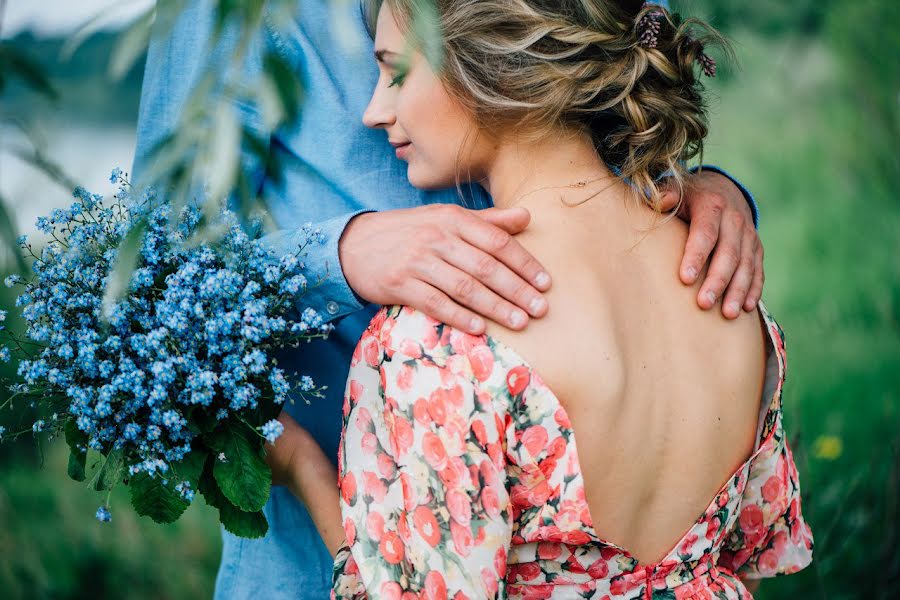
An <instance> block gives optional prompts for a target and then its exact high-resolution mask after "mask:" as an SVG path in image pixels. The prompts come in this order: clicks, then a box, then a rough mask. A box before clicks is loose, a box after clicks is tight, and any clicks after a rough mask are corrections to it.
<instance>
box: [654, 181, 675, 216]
mask: <svg viewBox="0 0 900 600" xmlns="http://www.w3.org/2000/svg"><path fill="white" fill-rule="evenodd" d="M676 206H678V192H676V191H675V190H673V189H671V188H670V187H668V186H667V187H664V188H662V189H661V190H660V194H659V209H660V211H662V212H669V211H670V210H672V209H673V208H675V207H676Z"/></svg>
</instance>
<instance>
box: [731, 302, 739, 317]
mask: <svg viewBox="0 0 900 600" xmlns="http://www.w3.org/2000/svg"><path fill="white" fill-rule="evenodd" d="M728 310H730V311H731V312H732V313H734V314H740V312H741V307H740V305H739V304H738V303H737V302H729V303H728Z"/></svg>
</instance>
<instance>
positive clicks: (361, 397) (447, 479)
mask: <svg viewBox="0 0 900 600" xmlns="http://www.w3.org/2000/svg"><path fill="white" fill-rule="evenodd" d="M376 334H377V332H375V333H373V332H372V331H371V330H367V331H366V333H364V334H363V337H362V338H361V339H360V342H359V345H358V347H357V352H356V353H355V354H356V356H355V357H354V359H353V360H354V361H355V363H354V362H351V372H350V378H349V379H348V385H347V388H346V389H347V394H346V396H345V399H344V430H343V433H342V437H341V445H340V451H339V457H338V465H339V475H338V480H339V485H340V488H341V511H342V516H343V518H344V522H343V525H344V531H345V533H346V535H347V542H348V543H347V546H345V547H344V548H341V550H340V551H339V552H338V554H337V559H336V561H335V569H334V578H333V583H334V586H333V594H332V597H333V598H335V599H337V600H347V599H355V600H358V599H362V598H385V599H388V598H390V599H393V598H398V599H399V598H400V597H401V596H402V595H403V593H404V592H413V593H414V594H416V595H417V596H419V595H420V594H422V593H423V592H424V593H425V595H427V597H442V598H456V599H462V598H468V599H470V600H474V599H476V598H505V597H506V589H505V581H504V578H505V574H506V560H507V553H508V551H509V545H510V540H511V535H512V515H511V510H510V506H509V494H508V491H507V476H506V468H505V460H506V458H505V452H504V448H503V443H504V439H505V437H504V433H503V431H502V429H503V427H504V423H505V420H504V419H503V418H501V417H500V416H498V415H497V414H496V412H495V410H494V408H493V406H494V404H493V402H492V401H491V399H490V397H489V396H488V395H487V394H486V393H485V392H484V391H482V390H481V389H479V387H478V386H477V384H476V381H475V380H474V378H472V377H468V376H466V375H465V374H464V373H463V372H462V371H464V369H463V370H461V369H459V366H460V362H459V361H455V362H452V365H453V366H449V365H448V364H436V363H435V362H434V361H432V360H431V357H429V356H427V355H425V354H424V350H423V348H422V347H421V346H420V345H419V344H418V343H417V342H415V341H413V339H412V338H410V339H407V340H405V341H404V343H403V344H401V347H402V351H400V350H397V351H394V350H392V349H390V348H385V347H382V346H381V344H380V343H379V341H378V336H377V335H376ZM423 597H424V596H423Z"/></svg>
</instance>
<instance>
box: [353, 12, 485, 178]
mask: <svg viewBox="0 0 900 600" xmlns="http://www.w3.org/2000/svg"><path fill="white" fill-rule="evenodd" d="M375 56H376V60H377V61H378V69H379V77H378V83H377V84H376V86H375V90H374V91H373V93H372V99H371V100H370V101H369V105H368V107H366V111H365V113H364V114H363V123H364V124H365V125H366V126H367V127H372V128H376V129H384V130H385V131H386V132H387V136H388V141H390V143H391V145H392V146H394V148H395V152H396V153H397V157H398V158H400V159H401V160H404V161H406V162H407V163H409V169H408V171H407V178H408V179H409V182H410V183H411V184H412V185H414V186H415V187H417V188H420V189H440V188H446V187H452V186H454V185H455V184H456V181H457V173H458V174H459V179H460V180H461V181H468V180H470V179H479V178H480V177H481V172H480V171H481V169H478V168H477V167H476V165H477V164H478V160H477V159H478V153H477V152H475V149H474V148H471V149H466V150H465V151H463V150H464V149H463V144H464V143H466V141H467V137H468V138H469V142H470V143H471V141H472V140H473V139H475V138H477V136H475V135H474V133H475V131H476V128H475V126H474V123H473V122H472V120H471V118H470V117H469V116H468V114H467V113H466V112H465V111H464V109H463V107H462V106H461V105H460V104H459V103H458V102H457V101H456V100H455V99H454V98H452V97H451V96H450V94H449V93H448V92H447V90H446V88H445V87H444V85H443V83H442V82H441V80H440V79H439V78H438V77H437V75H436V74H435V73H434V71H433V70H432V69H431V66H430V65H429V64H428V61H427V60H426V59H425V57H424V56H423V55H422V54H421V53H420V52H418V51H416V50H411V51H408V52H407V41H406V37H405V35H404V33H403V32H402V31H401V29H400V27H399V26H398V25H397V22H396V21H395V20H394V16H393V14H392V13H391V10H390V7H389V6H388V3H387V2H385V3H384V4H382V7H381V10H380V12H379V13H378V23H377V26H376V34H375ZM467 134H469V135H468V136H467Z"/></svg>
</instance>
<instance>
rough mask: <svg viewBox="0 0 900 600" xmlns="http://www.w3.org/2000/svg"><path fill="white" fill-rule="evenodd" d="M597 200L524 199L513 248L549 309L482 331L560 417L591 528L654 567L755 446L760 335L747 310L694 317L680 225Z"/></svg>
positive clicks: (693, 292) (754, 316)
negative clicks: (557, 406) (538, 274)
mask: <svg viewBox="0 0 900 600" xmlns="http://www.w3.org/2000/svg"><path fill="white" fill-rule="evenodd" d="M595 200H601V198H597V199H595ZM602 200H605V202H604V203H598V204H597V205H594V206H588V205H582V206H579V207H576V208H568V207H559V206H555V205H554V202H556V200H555V199H554V198H553V197H552V196H544V197H542V198H534V199H530V200H529V203H528V204H524V203H523V204H524V205H525V206H526V207H527V208H529V210H530V211H531V213H532V220H531V224H530V226H529V228H528V229H527V230H526V231H524V232H523V233H521V234H519V235H518V236H517V240H518V241H519V242H520V243H522V245H523V246H525V248H526V249H527V250H528V251H529V252H531V253H532V254H533V255H534V256H535V257H536V258H537V259H538V260H540V261H541V263H542V264H543V265H544V266H546V267H547V268H548V269H549V270H550V273H551V274H552V276H553V287H552V288H551V289H550V290H549V291H548V292H547V300H548V302H549V304H550V310H549V312H548V313H547V315H546V316H545V317H543V318H542V319H535V320H532V321H531V322H530V323H529V325H528V327H527V328H526V329H525V330H523V331H513V330H510V329H507V328H505V327H503V326H502V325H500V324H497V323H494V322H489V323H488V328H487V333H488V335H491V336H492V337H495V338H497V339H499V340H501V341H502V342H503V343H505V344H507V345H508V346H510V347H511V348H513V349H515V351H516V352H517V353H518V354H520V355H521V356H522V357H523V358H524V359H525V360H526V361H528V363H529V364H530V366H532V367H533V368H534V369H535V370H536V371H537V372H538V373H539V374H540V376H541V378H542V379H543V380H544V381H545V382H546V383H547V385H548V386H549V387H550V389H551V390H553V392H554V393H555V395H556V396H557V397H558V399H559V401H560V402H561V403H562V405H563V406H564V408H565V410H566V412H567V413H568V415H569V417H570V418H571V421H572V425H573V427H574V430H575V438H576V444H577V447H578V454H579V462H580V464H581V469H582V473H583V477H584V481H585V491H586V496H587V501H588V504H589V506H590V510H591V516H592V518H593V520H594V530H595V531H596V532H597V534H598V535H599V536H600V537H601V538H603V539H605V540H606V541H609V542H611V543H614V544H616V545H618V546H621V547H623V548H625V549H627V550H628V551H629V552H631V553H632V554H633V555H634V556H635V557H637V558H638V559H640V560H641V562H654V561H656V560H658V559H660V558H662V557H663V556H664V555H666V554H667V553H668V551H669V550H671V548H672V547H673V546H674V545H675V543H676V542H677V541H678V540H679V539H680V538H681V536H682V535H683V534H684V532H685V531H686V530H687V529H688V528H689V527H690V526H691V525H693V523H694V521H695V520H696V519H697V518H698V516H700V514H701V513H703V511H704V510H705V509H706V508H707V506H708V504H709V502H710V501H711V500H712V498H713V497H714V496H715V494H716V492H717V491H718V490H719V489H720V487H721V486H722V484H723V483H724V482H725V481H726V480H727V479H728V478H729V477H730V476H731V475H732V474H733V472H734V471H735V470H736V469H737V467H739V466H740V465H741V464H742V463H743V462H744V461H745V460H746V459H747V458H748V457H749V455H750V454H751V452H752V450H753V446H754V440H755V436H756V431H757V421H758V416H759V411H760V400H761V395H762V389H763V380H764V371H765V360H766V346H765V342H764V340H765V332H764V330H763V328H762V326H761V322H760V317H759V316H758V314H757V313H756V312H753V313H744V314H742V315H741V317H739V318H738V319H736V320H735V321H728V320H726V319H724V317H722V316H721V312H720V311H719V310H718V309H714V310H710V311H708V312H704V311H701V310H700V309H699V308H698V307H697V305H696V302H695V297H696V295H697V293H698V287H687V286H684V285H683V284H682V283H681V282H680V281H679V279H678V275H677V274H678V265H679V264H680V261H681V252H682V249H683V248H684V242H685V239H686V235H687V228H686V226H685V225H684V224H683V223H681V222H680V221H678V220H672V221H669V222H665V223H662V224H659V223H657V220H658V217H656V216H655V215H654V214H652V213H650V211H649V210H647V209H643V208H637V207H635V206H634V205H633V204H632V205H631V208H629V209H627V210H624V209H623V207H624V206H625V204H624V203H622V202H619V203H618V204H617V203H616V202H615V199H614V198H612V199H610V198H603V199H602ZM592 202H593V201H592ZM623 211H624V212H623ZM699 280H700V281H702V280H703V277H701V278H699Z"/></svg>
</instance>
